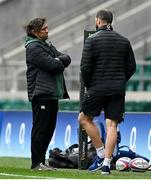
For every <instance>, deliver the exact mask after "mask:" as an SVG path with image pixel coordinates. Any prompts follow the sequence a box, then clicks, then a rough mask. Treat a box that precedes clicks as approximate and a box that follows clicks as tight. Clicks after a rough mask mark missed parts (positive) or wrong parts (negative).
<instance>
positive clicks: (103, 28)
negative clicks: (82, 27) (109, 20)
mask: <svg viewBox="0 0 151 180" xmlns="http://www.w3.org/2000/svg"><path fill="white" fill-rule="evenodd" d="M100 30H106V31H113V27H112V25H110V24H108V25H104V26H101V27H99V28H98V29H97V30H96V31H100Z"/></svg>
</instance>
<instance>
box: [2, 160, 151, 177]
mask: <svg viewBox="0 0 151 180" xmlns="http://www.w3.org/2000/svg"><path fill="white" fill-rule="evenodd" d="M56 178H64V179H68V178H70V179H106V178H107V179H151V171H146V172H144V173H140V172H137V173H136V172H131V171H129V172H119V171H116V170H113V171H111V175H108V176H103V175H101V171H97V172H93V173H92V172H88V171H87V170H78V169H57V170H56V171H49V172H48V171H47V172H39V171H31V170H30V159H28V158H12V157H0V179H56Z"/></svg>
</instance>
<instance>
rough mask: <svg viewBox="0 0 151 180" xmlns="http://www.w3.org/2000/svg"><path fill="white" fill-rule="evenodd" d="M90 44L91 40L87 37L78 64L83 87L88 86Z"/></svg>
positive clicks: (90, 64) (90, 69) (90, 60)
mask: <svg viewBox="0 0 151 180" xmlns="http://www.w3.org/2000/svg"><path fill="white" fill-rule="evenodd" d="M92 60H93V57H92V45H91V40H90V39H87V40H86V41H85V45H84V48H83V52H82V59H81V64H80V70H81V77H82V81H83V83H84V86H85V87H88V84H89V80H90V77H91V71H92V63H93V61H92Z"/></svg>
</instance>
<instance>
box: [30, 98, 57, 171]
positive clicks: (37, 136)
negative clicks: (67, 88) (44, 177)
mask: <svg viewBox="0 0 151 180" xmlns="http://www.w3.org/2000/svg"><path fill="white" fill-rule="evenodd" d="M32 112H33V126H32V132H31V160H32V166H31V168H34V167H35V166H37V165H38V164H39V163H41V162H42V163H44V164H45V155H46V151H47V148H48V145H49V143H50V141H51V138H52V136H53V133H54V130H55V127H56V119H57V112H58V100H57V99H55V100H34V101H32Z"/></svg>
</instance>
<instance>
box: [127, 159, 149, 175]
mask: <svg viewBox="0 0 151 180" xmlns="http://www.w3.org/2000/svg"><path fill="white" fill-rule="evenodd" d="M129 167H130V169H131V170H132V171H134V172H145V171H146V170H147V169H148V167H149V163H148V162H147V161H146V160H145V159H143V158H135V159H132V160H131V161H130V163H129Z"/></svg>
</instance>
